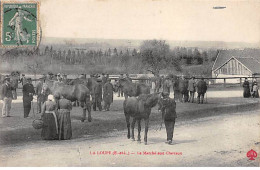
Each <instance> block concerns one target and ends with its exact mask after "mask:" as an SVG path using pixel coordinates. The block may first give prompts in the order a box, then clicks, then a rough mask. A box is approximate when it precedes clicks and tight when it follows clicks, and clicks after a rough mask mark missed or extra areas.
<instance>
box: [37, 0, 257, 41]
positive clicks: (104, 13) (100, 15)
mask: <svg viewBox="0 0 260 170" xmlns="http://www.w3.org/2000/svg"><path fill="white" fill-rule="evenodd" d="M214 6H225V7H226V8H225V9H213V7H214ZM259 11H260V1H258V0H250V1H249V0H247V1H246V0H243V1H242V0H241V1H239V0H222V1H221V0H178V1H177V0H55V1H54V0H41V8H40V14H41V16H40V17H41V18H40V21H41V27H42V31H43V36H45V37H63V38H102V39H139V40H140V39H166V40H176V41H229V42H249V43H256V42H260V12H259Z"/></svg>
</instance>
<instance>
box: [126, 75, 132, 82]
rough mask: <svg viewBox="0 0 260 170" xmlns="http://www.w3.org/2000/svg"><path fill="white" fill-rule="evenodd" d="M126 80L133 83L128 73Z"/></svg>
mask: <svg viewBox="0 0 260 170" xmlns="http://www.w3.org/2000/svg"><path fill="white" fill-rule="evenodd" d="M125 79H126V80H127V81H131V82H132V79H131V77H130V76H129V74H128V73H126V74H125Z"/></svg>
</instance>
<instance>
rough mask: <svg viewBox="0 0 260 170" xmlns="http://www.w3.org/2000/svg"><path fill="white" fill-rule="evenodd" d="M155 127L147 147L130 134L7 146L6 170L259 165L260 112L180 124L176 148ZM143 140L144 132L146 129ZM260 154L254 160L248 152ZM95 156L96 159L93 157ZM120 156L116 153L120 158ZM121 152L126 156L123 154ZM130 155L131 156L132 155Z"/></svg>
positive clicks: (4, 155) (3, 162)
mask: <svg viewBox="0 0 260 170" xmlns="http://www.w3.org/2000/svg"><path fill="white" fill-rule="evenodd" d="M158 128H159V127H158V126H153V127H151V128H150V129H151V130H150V131H149V132H148V145H144V144H143V142H142V143H141V144H140V143H137V142H136V141H134V142H133V141H131V140H128V139H127V138H126V131H121V132H111V133H108V134H107V135H105V136H103V137H102V138H100V139H92V138H91V136H89V137H88V138H84V139H82V138H81V139H73V140H70V141H45V142H40V143H39V142H36V143H30V144H28V145H23V146H15V147H14V146H6V147H5V148H1V151H0V155H1V157H0V165H1V166H259V165H260V164H259V162H260V158H259V154H260V110H256V111H248V112H241V113H232V114H221V115H218V116H212V117H206V118H197V119H193V120H189V121H181V122H178V120H177V123H176V128H175V133H174V144H173V145H167V144H165V143H164V142H165V137H166V133H165V128H163V129H162V130H161V131H159V130H158ZM141 135H142V138H143V129H142V134H141ZM251 149H253V150H255V151H256V152H257V153H258V157H257V158H256V160H254V161H251V160H249V159H248V158H247V156H246V154H247V152H248V151H249V150H251ZM94 152H95V154H94ZM115 152H117V153H115ZM120 152H121V154H120ZM128 154H129V155H128Z"/></svg>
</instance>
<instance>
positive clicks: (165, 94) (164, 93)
mask: <svg viewBox="0 0 260 170" xmlns="http://www.w3.org/2000/svg"><path fill="white" fill-rule="evenodd" d="M169 95H170V94H169V93H168V92H162V96H163V97H167V96H169Z"/></svg>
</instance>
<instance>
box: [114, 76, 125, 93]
mask: <svg viewBox="0 0 260 170" xmlns="http://www.w3.org/2000/svg"><path fill="white" fill-rule="evenodd" d="M123 79H124V75H123V74H122V73H121V74H120V76H119V78H118V82H116V83H118V96H117V97H120V95H121V97H123V96H124V92H123V89H122V87H121V86H120V84H121V83H122V80H123Z"/></svg>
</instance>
